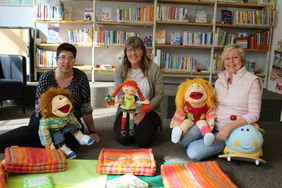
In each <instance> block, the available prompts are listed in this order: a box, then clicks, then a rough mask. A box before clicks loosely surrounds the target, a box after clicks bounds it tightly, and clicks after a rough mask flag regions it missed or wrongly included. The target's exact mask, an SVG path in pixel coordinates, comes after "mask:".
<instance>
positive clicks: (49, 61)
mask: <svg viewBox="0 0 282 188" xmlns="http://www.w3.org/2000/svg"><path fill="white" fill-rule="evenodd" d="M36 62H37V67H44V68H51V67H56V52H54V51H48V50H44V49H40V48H37V49H36Z"/></svg>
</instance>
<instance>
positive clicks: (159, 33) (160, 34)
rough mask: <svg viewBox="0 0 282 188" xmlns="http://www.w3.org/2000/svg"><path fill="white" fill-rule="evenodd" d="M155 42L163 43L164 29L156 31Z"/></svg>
mask: <svg viewBox="0 0 282 188" xmlns="http://www.w3.org/2000/svg"><path fill="white" fill-rule="evenodd" d="M156 43H157V44H165V30H163V29H159V30H157V31H156Z"/></svg>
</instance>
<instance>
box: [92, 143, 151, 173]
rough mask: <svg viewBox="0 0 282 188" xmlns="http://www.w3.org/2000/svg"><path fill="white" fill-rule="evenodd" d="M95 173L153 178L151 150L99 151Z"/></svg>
mask: <svg viewBox="0 0 282 188" xmlns="http://www.w3.org/2000/svg"><path fill="white" fill-rule="evenodd" d="M96 171H97V172H98V173H103V174H126V173H132V174H134V175H142V176H153V175H154V174H155V172H156V162H155V160H154V155H153V152H152V149H132V150H120V149H105V148H103V149H102V150H101V151H100V155H99V158H98V163H97V166H96Z"/></svg>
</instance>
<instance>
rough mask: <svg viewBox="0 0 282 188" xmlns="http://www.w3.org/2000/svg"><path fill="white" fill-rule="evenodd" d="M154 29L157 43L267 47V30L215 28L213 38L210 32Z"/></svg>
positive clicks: (263, 48) (265, 48)
mask: <svg viewBox="0 0 282 188" xmlns="http://www.w3.org/2000/svg"><path fill="white" fill-rule="evenodd" d="M166 33H167V32H166V30H157V31H156V43H157V44H174V45H183V46H211V45H214V46H216V47H223V46H225V45H227V44H238V45H240V46H242V47H243V48H248V49H259V50H267V49H268V48H269V31H264V32H260V33H254V34H250V35H249V34H247V33H242V32H238V33H229V32H226V31H224V30H222V29H220V28H217V30H216V33H215V36H214V38H213V33H212V32H206V33H203V32H188V31H183V32H178V31H177V32H168V34H166Z"/></svg>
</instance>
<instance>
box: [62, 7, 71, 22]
mask: <svg viewBox="0 0 282 188" xmlns="http://www.w3.org/2000/svg"><path fill="white" fill-rule="evenodd" d="M64 20H72V7H65V9H64Z"/></svg>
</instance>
